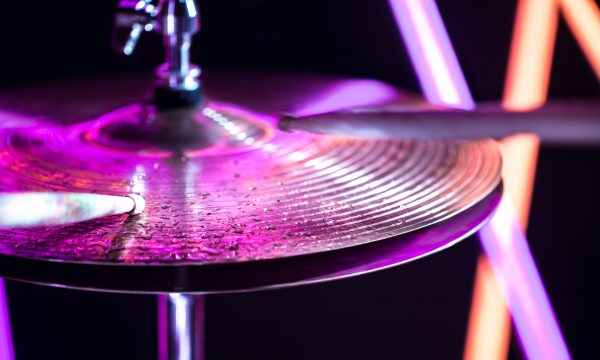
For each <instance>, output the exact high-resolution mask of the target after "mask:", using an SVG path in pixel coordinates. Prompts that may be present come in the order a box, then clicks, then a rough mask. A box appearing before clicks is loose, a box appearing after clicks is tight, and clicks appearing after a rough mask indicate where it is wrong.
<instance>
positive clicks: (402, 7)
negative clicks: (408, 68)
mask: <svg viewBox="0 0 600 360" xmlns="http://www.w3.org/2000/svg"><path fill="white" fill-rule="evenodd" d="M389 4H390V7H391V8H392V11H393V14H394V18H395V19H396V23H397V24H398V28H399V29H400V32H401V34H402V37H403V39H404V42H405V44H406V47H407V49H408V53H409V55H410V58H411V60H412V63H413V66H414V68H415V70H416V72H417V76H418V78H419V81H420V83H421V87H422V89H423V92H424V93H425V97H426V98H427V100H428V101H429V102H431V103H433V104H436V105H445V106H451V107H456V108H461V109H466V110H470V109H473V108H475V103H474V102H473V98H472V97H471V93H470V92H469V88H468V86H467V83H466V81H465V78H464V76H463V74H462V71H461V68H460V65H459V64H458V60H457V58H456V54H455V53H454V50H453V48H452V44H451V43H450V39H449V37H448V34H447V33H446V29H445V27H444V23H443V21H442V18H441V16H440V13H439V11H438V9H437V6H436V5H435V2H434V1H433V0H389Z"/></svg>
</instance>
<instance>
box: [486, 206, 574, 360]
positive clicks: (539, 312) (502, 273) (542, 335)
mask: <svg viewBox="0 0 600 360" xmlns="http://www.w3.org/2000/svg"><path fill="white" fill-rule="evenodd" d="M479 235H480V238H481V242H482V244H483V247H484V250H485V252H486V253H487V256H488V258H489V260H490V263H491V265H492V268H493V269H494V273H495V274H496V278H497V279H498V282H499V284H500V287H501V289H502V291H503V293H504V295H505V298H506V300H507V304H508V307H509V309H510V312H511V314H512V317H513V320H514V323H515V327H516V330H517V333H518V335H519V339H520V341H521V345H522V348H523V351H524V352H525V354H526V357H527V358H528V359H570V355H569V351H568V349H567V345H566V344H565V341H564V339H563V336H562V334H561V332H560V328H559V326H558V322H557V320H556V316H555V315H554V312H553V311H552V306H551V305H550V300H549V299H548V296H547V295H546V291H545V290H544V285H543V284H542V280H541V278H540V275H539V274H538V272H537V269H536V267H535V263H534V261H533V257H532V256H531V253H530V251H529V247H528V245H527V239H526V238H525V235H523V232H522V230H521V228H520V226H519V223H518V221H517V218H516V216H515V214H514V211H513V209H512V207H511V204H510V202H509V201H507V200H503V201H502V202H501V203H500V206H499V208H498V210H497V213H496V214H495V215H494V217H493V218H492V220H491V221H490V222H489V224H487V225H486V226H485V227H484V228H483V229H481V230H480V232H479Z"/></svg>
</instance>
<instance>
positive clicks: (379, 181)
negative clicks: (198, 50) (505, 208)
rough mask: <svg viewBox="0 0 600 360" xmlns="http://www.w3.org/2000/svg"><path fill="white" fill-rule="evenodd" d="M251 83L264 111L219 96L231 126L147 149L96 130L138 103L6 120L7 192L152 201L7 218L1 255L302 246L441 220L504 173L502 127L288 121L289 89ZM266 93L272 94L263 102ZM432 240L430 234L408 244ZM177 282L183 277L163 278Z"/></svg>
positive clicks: (189, 258) (261, 251)
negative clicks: (134, 209)
mask: <svg viewBox="0 0 600 360" xmlns="http://www.w3.org/2000/svg"><path fill="white" fill-rule="evenodd" d="M328 81H329V86H321V87H322V89H335V86H334V85H335V81H338V80H335V81H334V80H328ZM209 83H210V82H209ZM285 83H286V81H282V82H281V83H280V84H285ZM290 83H293V82H290V81H287V84H290ZM324 83H327V81H325V82H324ZM246 84H248V83H246ZM347 84H350V83H347ZM364 84H366V83H364ZM374 84H375V83H368V84H367V85H369V86H373V85H374ZM279 86H280V89H281V85H279ZM337 86H338V87H337V90H336V91H339V90H340V87H339V86H340V85H339V83H338V84H337ZM317 87H318V86H317ZM233 89H235V88H233ZM280 89H276V88H275V87H273V88H271V89H270V91H275V92H278V91H281V90H280ZM380 90H382V94H384V93H385V91H388V90H389V89H387V88H386V87H385V86H383V85H382V86H381V87H380ZM384 90H385V91H384ZM216 92H218V91H216ZM224 93H227V92H224ZM298 93H300V94H301V95H293V94H294V91H293V90H291V91H290V92H288V100H298V99H300V100H302V101H304V102H305V103H306V102H310V101H312V102H310V103H311V104H313V106H314V104H315V103H317V104H318V99H319V98H318V96H317V97H315V96H314V94H315V93H317V92H313V93H312V97H311V96H310V94H306V93H303V92H302V91H298ZM323 93H324V94H325V93H327V92H326V91H325V90H323ZM246 94H247V95H246V101H244V100H243V98H244V96H243V95H240V94H238V93H236V92H235V91H234V90H232V91H231V92H230V93H229V97H230V98H236V97H237V99H236V101H237V102H238V103H240V104H242V105H247V104H249V105H248V107H249V108H251V109H253V110H255V111H253V112H250V111H248V110H245V109H241V108H238V107H233V106H231V105H227V104H223V103H216V102H208V103H207V104H206V105H205V106H204V107H203V108H202V109H201V110H199V111H200V112H202V113H203V115H204V116H207V117H208V118H210V119H213V120H214V122H215V124H216V126H217V127H219V128H220V129H221V131H222V135H223V137H222V138H221V139H220V140H219V141H218V142H216V143H215V144H213V145H211V146H209V147H206V148H200V149H194V148H191V149H190V148H182V149H160V148H157V149H153V150H152V151H146V150H143V151H140V150H139V149H138V148H133V149H127V148H124V147H118V146H117V147H112V146H111V144H106V143H103V142H101V141H97V139H98V137H97V134H98V132H97V131H96V130H97V129H98V127H99V126H100V127H101V126H102V124H105V123H107V122H108V123H110V122H111V121H112V120H111V119H113V117H114V118H122V117H123V116H126V115H127V114H130V113H131V112H136V111H138V110H139V109H138V107H136V106H130V107H125V108H121V109H117V110H115V111H113V112H111V113H109V114H107V115H104V116H102V117H100V118H98V119H92V120H88V121H85V122H80V121H73V120H71V119H70V120H69V122H71V123H72V125H70V126H51V125H48V123H51V122H54V123H56V121H57V120H56V119H58V117H57V116H56V115H53V117H52V119H51V120H52V121H48V120H47V121H46V126H43V127H30V128H16V129H8V130H4V131H2V132H0V149H1V152H0V184H1V185H0V191H6V192H15V191H41V190H43V191H69V192H97V193H102V194H114V195H126V194H129V193H137V194H140V195H142V196H144V198H145V199H146V203H147V206H146V210H145V211H144V213H143V214H142V215H141V216H139V217H137V218H127V217H126V216H113V217H107V218H104V219H100V220H94V221H88V222H82V223H79V224H75V225H68V226H50V227H41V228H32V229H9V230H6V229H4V230H0V254H1V255H3V256H10V257H17V258H19V259H30V260H31V259H33V260H43V261H48V260H50V261H54V262H57V261H58V262H63V263H64V262H66V263H75V264H82V265H85V264H89V265H98V264H100V265H102V264H105V265H122V266H130V267H136V268H139V269H141V268H146V267H161V266H164V265H165V264H166V265H169V266H173V265H175V266H181V267H186V266H187V267H189V266H213V265H214V266H223V265H226V264H232V263H237V264H239V263H246V262H254V261H257V260H273V259H282V258H293V257H297V256H299V255H309V254H318V253H324V252H330V251H332V250H339V249H345V248H350V247H354V246H358V245H363V244H369V243H373V242H377V241H379V240H383V239H387V238H390V237H395V236H398V235H402V234H407V233H409V232H412V231H415V230H417V229H421V228H425V227H427V226H430V225H433V224H436V223H439V222H441V221H444V220H447V219H449V218H452V217H453V216H456V215H458V214H460V213H462V212H464V211H466V210H467V209H469V208H471V207H472V206H474V205H475V204H477V203H478V202H479V201H481V200H483V199H485V198H487V197H488V196H489V195H490V194H491V193H492V192H493V191H494V189H496V188H497V187H498V185H499V183H500V167H501V159H500V154H499V151H498V149H497V147H496V144H495V143H494V142H493V141H492V140H479V141H471V142H465V141H416V140H401V139H357V138H352V137H342V136H330V135H317V134H312V133H304V132H299V133H286V132H282V131H279V130H278V129H277V126H276V125H277V124H276V120H277V119H276V117H274V116H272V115H271V114H276V113H278V112H280V111H286V110H289V109H286V108H284V107H282V106H281V104H282V103H285V102H284V101H282V100H280V102H279V103H278V104H275V105H273V104H268V102H269V101H271V102H273V101H274V100H273V99H274V98H276V97H270V96H269V95H268V94H267V93H265V92H262V93H261V92H260V91H254V92H250V93H248V92H247V91H246ZM256 94H261V95H262V96H264V99H269V100H264V101H263V102H262V103H261V100H260V99H259V98H257V97H256ZM290 94H291V95H290ZM393 95H394V96H395V98H396V99H397V97H398V96H401V95H399V94H393ZM294 96H295V97H296V98H295V99H292V98H293V97H294ZM385 96H389V93H385ZM280 97H281V95H280ZM284 97H285V96H284ZM308 100H310V101H308ZM361 101H363V100H361ZM373 101H374V102H376V99H373ZM0 103H1V101H0ZM253 103H254V104H255V106H252V104H253ZM298 103H299V102H298ZM298 103H296V104H298ZM324 103H325V102H324ZM257 104H258V105H257ZM291 105H294V103H293V102H292V101H288V102H287V106H291ZM348 105H351V104H348ZM358 105H360V104H358ZM363 105H364V104H363ZM78 106H80V107H85V106H84V105H81V104H80V105H78ZM278 106H280V107H279V108H277V107H278ZM323 106H330V107H331V105H323ZM323 106H322V107H323ZM297 108H298V107H297ZM97 109H98V108H94V111H96V110H97ZM256 109H258V110H259V111H260V112H258V111H256ZM13 110H14V108H13ZM331 110H333V109H331ZM124 114H125V115H124ZM248 124H251V125H248ZM55 125H56V124H55ZM479 224H480V222H479V223H477V224H476V225H479ZM432 239H433V238H431V239H430V240H431V241H433V240H432ZM421 240H423V239H421ZM442 245H444V246H445V245H447V243H446V242H443V241H440V246H442ZM434 249H435V246H434V247H427V248H426V247H423V250H422V252H420V253H419V252H418V251H416V252H414V253H411V256H412V257H414V258H416V257H420V256H423V255H424V254H426V253H429V252H431V251H433V250H434ZM82 271H84V270H82ZM34 278H35V277H34ZM180 286H182V285H181V284H180ZM173 289H177V284H173V285H172V287H171V288H170V289H166V288H165V289H163V290H164V291H168V290H173ZM179 289H180V290H194V289H188V288H186V287H185V286H183V288H179ZM132 290H136V289H135V288H133V289H132ZM196 290H198V289H196Z"/></svg>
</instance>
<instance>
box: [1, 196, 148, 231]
mask: <svg viewBox="0 0 600 360" xmlns="http://www.w3.org/2000/svg"><path fill="white" fill-rule="evenodd" d="M145 206H146V202H145V201H144V198H143V197H141V196H140V195H136V194H130V195H127V196H114V195H100V194H89V193H67V192H21V193H0V227H35V226H44V225H60V224H71V223H76V222H80V221H85V220H91V219H96V218H100V217H104V216H108V215H117V214H125V213H129V214H131V215H138V214H140V213H141V212H142V211H143V210H144V207H145Z"/></svg>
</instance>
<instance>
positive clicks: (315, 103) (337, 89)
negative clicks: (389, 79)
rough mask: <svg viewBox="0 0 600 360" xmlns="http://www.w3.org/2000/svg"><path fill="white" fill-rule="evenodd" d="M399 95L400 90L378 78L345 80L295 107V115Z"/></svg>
mask: <svg viewBox="0 0 600 360" xmlns="http://www.w3.org/2000/svg"><path fill="white" fill-rule="evenodd" d="M397 97H398V91H397V90H396V89H395V88H394V87H392V86H390V85H387V84H385V83H382V82H380V81H376V80H343V81H338V82H336V83H335V84H333V85H332V86H330V87H329V88H328V89H327V91H324V92H319V93H318V96H316V97H314V98H311V99H309V100H308V101H306V102H304V103H303V104H301V105H300V106H297V107H296V108H295V109H293V111H292V112H293V114H294V115H295V116H306V115H315V114H322V113H326V112H331V111H337V110H342V109H347V108H352V107H360V106H373V105H379V104H383V103H386V102H389V101H391V100H394V99H396V98H397Z"/></svg>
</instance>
